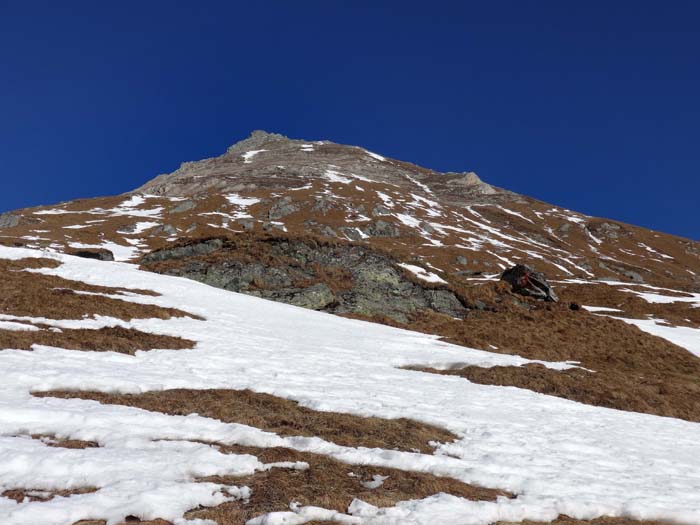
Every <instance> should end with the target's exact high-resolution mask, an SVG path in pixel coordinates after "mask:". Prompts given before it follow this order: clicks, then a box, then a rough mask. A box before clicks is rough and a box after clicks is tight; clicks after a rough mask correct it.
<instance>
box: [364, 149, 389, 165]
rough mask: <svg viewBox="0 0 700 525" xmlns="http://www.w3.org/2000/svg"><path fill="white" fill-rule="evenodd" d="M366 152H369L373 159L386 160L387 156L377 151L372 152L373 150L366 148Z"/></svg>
mask: <svg viewBox="0 0 700 525" xmlns="http://www.w3.org/2000/svg"><path fill="white" fill-rule="evenodd" d="M365 153H367V155H369V156H370V157H372V158H373V159H376V160H379V161H381V162H384V161H386V158H385V157H382V156H381V155H378V154H377V153H372V152H371V151H368V150H365Z"/></svg>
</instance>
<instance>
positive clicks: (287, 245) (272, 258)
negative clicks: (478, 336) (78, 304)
mask: <svg viewBox="0 0 700 525" xmlns="http://www.w3.org/2000/svg"><path fill="white" fill-rule="evenodd" d="M142 265H143V267H144V268H146V269H149V270H153V271H156V272H159V273H166V274H168V275H177V276H181V277H188V278H190V279H194V280H197V281H200V282H203V283H205V284H209V285H211V286H216V287H218V288H224V289H226V290H231V291H234V292H242V293H246V294H249V295H254V296H257V297H263V298H266V299H272V300H275V301H280V302H285V303H289V304H293V305H296V306H302V307H305V308H311V309H313V310H320V311H324V312H329V313H335V314H346V315H359V316H367V317H378V316H386V317H388V318H390V319H393V320H394V321H397V322H400V323H406V322H407V321H408V320H409V319H410V318H411V317H412V316H414V315H416V314H419V313H420V312H423V311H426V310H430V311H433V312H436V313H442V314H446V315H449V316H450V317H452V318H455V317H456V318H461V317H464V316H465V315H466V313H467V308H466V307H465V306H464V305H463V304H462V302H461V301H460V299H459V298H458V297H457V295H456V294H455V293H454V292H452V291H451V290H450V289H449V287H447V286H444V285H433V284H429V283H424V282H421V281H420V279H418V278H416V277H414V276H413V275H412V274H410V273H409V272H407V271H406V270H404V269H403V268H401V267H400V266H399V265H398V263H397V261H396V260H394V259H393V258H392V257H390V256H389V255H387V254H385V253H382V252H381V251H378V250H373V249H371V248H368V247H366V246H361V245H355V244H352V243H339V242H331V241H319V240H314V239H311V238H294V237H284V236H269V237H265V236H263V237H261V236H256V235H245V234H244V235H239V236H237V237H235V238H231V239H224V238H216V239H207V240H203V241H196V242H191V243H186V244H182V245H179V246H175V247H173V248H166V249H163V250H157V251H155V252H153V253H150V254H148V255H146V256H145V257H144V258H143V260H142Z"/></svg>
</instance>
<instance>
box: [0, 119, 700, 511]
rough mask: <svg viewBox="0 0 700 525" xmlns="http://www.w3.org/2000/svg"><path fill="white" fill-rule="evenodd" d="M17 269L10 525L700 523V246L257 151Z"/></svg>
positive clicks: (388, 164) (344, 164)
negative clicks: (541, 282)
mask: <svg viewBox="0 0 700 525" xmlns="http://www.w3.org/2000/svg"><path fill="white" fill-rule="evenodd" d="M0 244H4V245H6V246H8V247H2V246H0V271H1V272H3V274H4V277H5V278H4V280H3V283H2V285H0V290H1V291H2V299H1V300H0V348H2V349H5V350H0V361H3V364H4V365H5V367H4V369H5V370H8V371H9V372H8V373H7V382H6V385H7V386H6V388H5V390H4V391H3V392H4V393H3V394H1V395H2V397H1V398H0V406H1V407H2V408H1V409H0V434H2V436H5V437H4V438H2V439H4V441H3V443H4V444H0V446H4V447H5V449H4V450H5V452H6V454H0V457H6V458H8V460H7V461H5V462H4V463H2V462H0V488H1V489H2V490H0V495H1V496H2V497H0V515H3V517H5V518H6V520H5V522H7V523H32V524H35V523H39V522H41V523H65V524H67V525H72V524H73V523H75V522H78V520H97V521H81V522H80V524H81V525H95V524H100V525H101V523H102V522H100V521H99V520H112V521H110V523H116V522H118V521H119V520H124V519H126V518H127V517H128V516H130V515H131V516H135V517H136V518H140V519H141V520H146V521H143V523H144V524H145V523H152V524H153V525H156V524H157V525H165V524H170V523H173V524H179V523H185V521H182V519H183V518H182V516H184V515H186V516H187V519H191V520H194V521H192V522H191V523H199V525H202V523H203V522H198V521H196V520H197V519H211V520H214V522H217V523H219V525H228V524H233V523H246V522H249V523H251V524H255V523H261V524H263V523H265V524H268V525H269V524H276V523H280V524H282V523H305V522H312V521H313V522H318V523H320V522H321V521H323V520H325V521H329V520H330V521H334V522H341V523H362V524H390V523H391V524H396V523H401V524H404V523H406V524H411V523H416V524H418V523H436V522H438V521H439V522H440V523H445V524H450V523H453V524H455V525H462V524H464V523H479V524H481V523H483V524H487V523H494V522H513V521H516V522H517V521H521V520H532V521H538V522H540V521H541V522H552V523H557V524H563V523H574V521H571V522H569V521H566V520H567V519H569V518H566V517H564V515H568V516H571V517H572V518H577V519H580V520H588V519H591V518H596V517H599V516H608V518H604V520H605V519H608V520H611V521H609V523H616V524H623V523H630V521H629V520H628V519H627V518H629V519H647V520H650V519H656V520H661V521H660V523H661V522H678V523H689V524H690V523H698V522H700V500H698V499H697V494H699V493H700V491H699V490H698V488H700V487H699V486H697V479H699V478H700V464H698V463H697V460H696V458H695V456H696V455H695V454H694V453H693V452H692V448H693V440H694V439H696V438H697V436H696V434H697V432H698V428H700V427H698V423H700V383H698V380H697V378H698V377H700V359H698V356H700V343H699V341H700V277H699V275H700V244H698V243H695V242H692V241H689V240H686V239H682V238H678V237H674V236H671V235H666V234H662V233H658V232H653V231H649V230H646V229H643V228H637V227H634V226H630V225H626V224H623V223H619V222H616V221H611V220H606V219H598V218H593V217H588V216H585V215H581V214H578V213H576V212H573V211H570V210H566V209H563V208H559V207H556V206H553V205H549V204H546V203H542V202H540V201H537V200H535V199H532V198H529V197H526V196H522V195H518V194H515V193H512V192H509V191H507V190H504V189H500V188H496V187H493V186H491V185H489V184H487V183H485V182H483V181H481V180H480V179H479V178H478V177H477V176H476V175H475V174H473V173H468V172H465V173H438V172H434V171H432V170H429V169H425V168H421V167H418V166H415V165H412V164H409V163H405V162H402V161H398V160H393V159H388V158H385V157H382V156H381V155H378V154H376V153H371V152H368V151H366V150H364V149H363V148H358V147H354V146H344V145H339V144H334V143H331V142H328V141H321V142H304V141H298V140H291V139H287V138H286V137H283V136H281V135H275V134H269V133H265V132H254V133H253V134H252V135H251V136H250V137H249V138H248V139H246V140H244V141H242V142H239V143H237V144H235V145H234V146H232V147H231V148H229V149H228V151H227V152H226V153H225V154H223V155H222V156H220V157H216V158H212V159H205V160H202V161H197V162H189V163H185V164H183V165H182V166H181V167H180V168H179V169H178V170H176V171H175V172H173V173H171V174H165V175H160V176H158V177H156V178H155V179H153V180H152V181H150V182H148V183H146V184H145V185H144V186H142V187H141V188H138V189H137V190H134V191H132V192H130V193H127V194H124V195H120V196H115V197H104V198H97V199H80V200H75V201H71V202H67V203H61V204H58V205H55V206H42V207H35V208H28V209H24V210H17V211H14V212H10V213H6V214H2V215H0ZM65 254H77V255H80V256H81V258H76V257H72V256H70V255H65ZM85 257H97V258H101V259H110V258H112V257H114V258H116V259H117V261H126V262H131V263H137V264H139V265H140V269H139V268H138V267H137V266H135V265H134V264H123V263H121V262H105V261H101V260H88V259H85ZM515 262H524V263H528V264H531V265H533V266H534V267H536V269H538V270H541V271H544V272H545V273H546V274H547V277H548V278H549V279H550V280H551V281H552V283H553V285H554V286H555V288H556V291H557V294H558V295H559V297H560V299H561V300H560V301H559V302H558V303H544V302H541V301H538V300H536V299H533V298H531V297H524V296H521V295H518V294H516V293H514V291H513V290H512V289H511V287H510V285H508V284H506V283H504V282H499V281H498V276H499V274H500V273H501V271H502V270H503V269H505V268H507V267H509V266H511V265H512V264H514V263H515ZM145 270H147V271H145ZM158 274H165V275H158ZM182 277H185V278H187V279H181V278H182ZM192 281H199V282H200V283H201V284H200V283H195V282H192ZM204 285H210V286H204ZM216 288H219V290H217V289H216ZM232 292H242V293H244V294H246V295H248V296H254V297H245V296H243V295H239V294H238V293H232ZM263 299H268V300H267V301H265V300H263ZM270 300H271V301H270ZM272 301H274V302H272ZM275 302H277V303H288V304H275ZM289 305H292V306H289ZM295 306H301V307H303V309H299V308H295ZM310 310H317V312H312V311H310ZM328 313H331V314H335V316H329V315H326V314H328ZM341 317H346V318H351V319H342V318H341ZM363 321H372V322H373V324H369V323H365V322H363ZM379 324H383V325H389V326H379ZM396 328H404V329H409V330H412V332H407V331H402V330H397V329H396ZM418 332H422V334H421V333H418ZM423 334H427V335H423ZM30 349H31V350H32V351H31V352H27V350H30ZM503 387H517V388H503ZM246 389H249V390H246ZM30 392H31V393H32V395H29V393H30ZM540 394H546V395H540ZM294 401H298V402H299V403H301V406H299V405H296V404H295V403H294ZM610 409H616V410H610ZM146 411H147V412H146ZM81 414H82V415H81ZM657 416H666V417H665V418H659V417H657ZM684 420H685V421H684ZM246 425H247V426H246ZM115 429H118V430H115ZM431 443H432V444H431ZM30 455H34V456H36V457H37V458H40V459H39V460H38V462H32V461H26V462H18V461H12V459H11V458H13V457H21V458H29V457H30ZM124 462H126V463H128V464H124ZM131 463H133V465H132V464H131ZM38 472H41V479H42V480H43V481H37V473H38ZM386 476H388V478H387V479H384V478H385V477H386ZM235 487H237V488H235ZM360 500H361V501H360ZM295 501H298V502H299V503H300V504H299V505H296V504H294V502H295ZM363 502H364V503H363ZM199 506H204V507H205V508H199ZM314 506H318V507H323V508H324V509H326V510H319V509H315V508H314ZM276 512H281V514H275V513H276ZM3 513H4V514H3ZM270 513H272V514H270ZM558 516H559V518H558ZM612 516H618V517H622V518H621V520H617V521H616V520H614V519H613V518H611V517H612ZM147 520H156V521H152V522H149V521H147ZM159 520H161V521H159ZM162 520H167V521H162ZM314 520H315V521H314ZM319 520H321V521H319ZM552 520H555V521H552ZM664 520H667V521H664ZM204 523H208V522H204ZM575 523H577V524H578V523H579V522H578V521H576V522H575ZM592 523H594V522H592ZM600 523H608V521H603V522H600ZM649 523H651V522H649Z"/></svg>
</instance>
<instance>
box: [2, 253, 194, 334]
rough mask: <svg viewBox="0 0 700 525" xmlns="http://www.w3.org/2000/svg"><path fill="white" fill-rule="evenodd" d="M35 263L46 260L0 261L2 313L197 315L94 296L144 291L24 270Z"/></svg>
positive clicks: (129, 316)
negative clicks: (95, 284)
mask: <svg viewBox="0 0 700 525" xmlns="http://www.w3.org/2000/svg"><path fill="white" fill-rule="evenodd" d="M36 261H40V262H36ZM36 264H46V261H45V260H43V259H24V260H21V261H8V260H0V275H2V282H1V283H0V313H3V314H11V315H15V316H20V317H23V316H29V317H45V318H50V319H82V318H83V317H86V316H89V317H91V316H93V315H104V316H110V317H116V318H119V319H124V320H127V321H128V320H130V319H135V318H141V319H143V318H153V317H156V318H160V319H169V318H171V317H184V316H190V317H195V316H193V315H191V314H187V313H185V312H182V311H180V310H176V309H174V308H163V307H160V306H155V305H149V304H138V303H133V302H129V301H123V300H121V299H116V298H112V297H105V296H104V295H95V294H110V295H115V294H116V295H119V294H122V295H123V294H124V293H126V292H131V293H139V292H142V291H141V290H125V289H123V288H108V287H104V286H94V285H89V284H85V283H82V282H79V281H70V280H67V279H63V278H61V277H56V276H53V275H44V274H40V273H30V272H27V271H23V270H26V269H28V268H36V267H37V266H34V265H36ZM44 267H45V266H44ZM80 292H87V293H80ZM151 293H152V292H151Z"/></svg>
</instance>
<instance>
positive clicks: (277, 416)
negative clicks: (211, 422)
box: [34, 389, 457, 454]
mask: <svg viewBox="0 0 700 525" xmlns="http://www.w3.org/2000/svg"><path fill="white" fill-rule="evenodd" d="M34 395H35V396H38V397H61V398H70V399H91V400H94V401H99V402H100V403H104V404H114V405H126V406H132V407H137V408H141V409H144V410H150V411H153V412H162V413H165V414H171V415H183V416H184V415H188V414H193V413H196V414H199V415H200V416H204V417H210V418H213V419H218V420H219V421H223V422H226V423H242V424H244V425H250V426H252V427H256V428H260V429H263V430H267V431H270V432H275V433H276V434H279V435H282V436H318V437H320V438H323V439H325V440H327V441H332V442H333V443H337V444H339V445H344V446H348V447H369V448H375V447H379V448H385V449H398V450H405V451H420V452H423V453H427V454H430V453H432V451H433V447H432V446H431V445H430V442H451V441H454V440H455V439H457V436H455V435H454V434H452V433H451V432H449V431H447V430H444V429H441V428H438V427H435V426H431V425H427V424H425V423H420V422H418V421H413V420H410V419H405V418H401V419H380V418H376V417H361V416H354V415H351V414H340V413H337V412H319V411H316V410H312V409H310V408H305V407H302V406H300V405H299V404H298V403H296V402H295V401H291V400H288V399H283V398H279V397H276V396H272V395H269V394H261V393H257V392H253V391H251V390H190V389H173V390H163V391H160V392H147V393H145V394H107V393H102V392H88V391H59V390H53V391H48V392H35V393H34Z"/></svg>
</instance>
